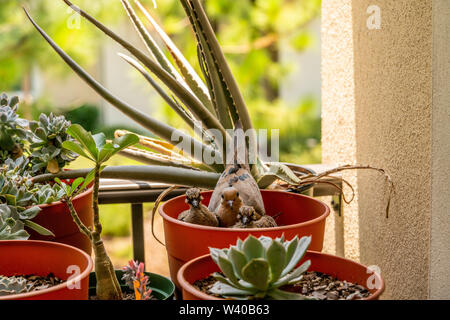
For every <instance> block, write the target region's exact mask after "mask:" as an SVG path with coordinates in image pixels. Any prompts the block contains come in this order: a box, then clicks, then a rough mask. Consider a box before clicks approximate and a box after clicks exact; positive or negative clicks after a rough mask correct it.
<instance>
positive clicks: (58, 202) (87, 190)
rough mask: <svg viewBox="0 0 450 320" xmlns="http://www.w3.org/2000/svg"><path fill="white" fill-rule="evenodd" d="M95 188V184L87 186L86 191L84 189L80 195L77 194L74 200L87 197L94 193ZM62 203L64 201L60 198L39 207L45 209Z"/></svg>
mask: <svg viewBox="0 0 450 320" xmlns="http://www.w3.org/2000/svg"><path fill="white" fill-rule="evenodd" d="M93 190H94V186H93V185H92V184H91V186H90V187H89V188H87V189H86V190H85V191H83V192H82V193H80V194H79V195H77V196H75V197H74V198H73V199H72V202H74V201H76V200H78V199H79V198H83V197H86V196H87V195H88V194H89V193H92V192H93ZM62 203H63V202H62V201H61V200H58V201H55V202H52V203H44V204H39V205H38V207H39V208H41V209H44V208H47V207H51V206H55V205H59V204H62Z"/></svg>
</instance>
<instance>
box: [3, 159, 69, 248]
mask: <svg viewBox="0 0 450 320" xmlns="http://www.w3.org/2000/svg"><path fill="white" fill-rule="evenodd" d="M26 165H27V160H26V159H24V158H23V157H20V158H18V159H16V160H15V161H14V160H11V159H7V160H6V162H5V163H4V164H3V166H2V167H0V205H1V206H2V212H3V213H2V215H3V222H4V224H3V226H4V230H13V231H14V232H15V233H17V232H19V231H23V232H20V233H19V237H21V238H25V239H26V238H28V236H29V234H28V233H27V232H26V231H24V230H23V227H24V226H27V227H29V228H31V229H33V230H35V231H37V232H38V233H40V234H42V235H53V233H52V232H51V231H49V230H47V229H45V228H43V227H42V226H39V225H37V224H36V223H34V222H32V221H30V220H31V219H33V218H34V217H36V215H37V214H38V213H39V212H40V210H41V209H40V208H39V207H38V206H37V205H38V204H43V203H48V201H49V200H52V201H54V200H56V199H57V198H56V197H57V196H58V195H60V194H61V193H60V189H61V188H60V186H58V185H48V184H46V185H39V184H33V182H32V180H31V176H30V175H29V173H28V172H27V171H26V170H25V167H26ZM50 195H52V197H51V196H50ZM6 208H8V209H6ZM6 222H8V224H6ZM8 226H9V227H8ZM11 228H12V229H11ZM7 238H9V236H7V233H6V231H5V233H4V234H1V233H0V239H3V240H5V239H7Z"/></svg>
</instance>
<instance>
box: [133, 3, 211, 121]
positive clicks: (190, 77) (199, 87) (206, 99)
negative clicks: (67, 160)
mask: <svg viewBox="0 0 450 320" xmlns="http://www.w3.org/2000/svg"><path fill="white" fill-rule="evenodd" d="M134 2H135V3H136V4H137V6H138V7H139V9H140V10H141V11H142V13H143V14H144V16H145V17H146V18H147V20H148V21H149V22H150V24H151V25H152V26H153V28H154V29H155V31H156V32H157V33H158V35H159V37H160V38H161V40H162V41H163V42H164V44H165V45H166V47H167V49H168V50H169V52H170V54H171V55H172V57H173V59H174V61H175V63H176V64H177V66H178V68H179V69H180V72H181V74H182V75H183V77H184V80H185V81H186V83H187V84H188V85H189V87H190V88H191V89H192V91H193V92H194V94H195V95H196V96H197V97H198V98H199V99H200V101H201V102H202V103H203V104H204V105H205V106H206V107H207V108H208V109H209V110H210V111H211V112H214V109H213V107H212V102H211V98H210V95H209V92H208V89H207V87H206V86H205V84H204V83H203V81H202V80H201V78H200V77H199V75H198V74H197V72H195V70H194V68H193V67H192V66H191V65H190V64H189V62H188V61H187V59H186V58H185V57H184V55H183V54H182V53H181V51H180V50H179V49H178V48H177V46H176V45H175V43H173V41H172V39H170V37H169V36H168V35H167V34H166V33H165V32H164V30H163V29H162V28H161V27H160V26H159V24H158V23H157V22H156V21H155V19H153V17H152V16H151V15H150V13H149V12H148V11H147V10H146V9H145V7H144V6H143V5H142V4H141V3H140V2H139V1H138V0H135V1H134Z"/></svg>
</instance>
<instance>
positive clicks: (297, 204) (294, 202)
mask: <svg viewBox="0 0 450 320" xmlns="http://www.w3.org/2000/svg"><path fill="white" fill-rule="evenodd" d="M211 194H212V191H206V192H202V196H203V201H202V202H203V204H205V205H206V206H207V205H208V203H209V199H210V198H211ZM261 194H262V198H263V201H264V206H265V209H266V213H267V214H268V215H271V216H273V215H276V214H278V213H280V212H282V214H281V215H280V216H279V217H278V218H277V219H276V221H277V224H278V225H280V226H279V227H276V228H261V229H232V228H217V227H207V226H200V225H195V224H191V223H186V222H182V221H180V220H178V219H177V217H178V215H179V214H180V213H181V212H182V211H184V210H186V209H188V208H189V207H188V205H187V204H186V203H185V201H184V200H185V196H184V195H183V196H179V197H176V198H173V199H171V200H168V201H167V202H165V203H164V204H163V205H162V206H161V207H160V208H159V213H160V215H161V216H162V217H163V219H164V235H165V243H166V249H167V254H168V258H169V268H170V275H171V278H172V281H174V282H175V285H176V286H177V287H178V288H180V287H179V284H178V282H177V281H176V279H177V272H178V270H179V269H180V267H181V266H182V265H183V264H184V263H186V262H187V261H189V260H192V259H193V258H195V257H198V256H201V255H204V254H207V253H209V247H214V248H225V247H228V246H230V245H232V244H235V243H236V241H237V239H238V238H241V239H246V238H247V237H248V235H249V234H252V235H254V236H255V237H260V236H263V235H264V236H267V237H271V238H276V237H280V236H281V235H282V234H284V235H285V237H286V238H287V239H291V238H293V237H294V236H299V237H302V236H310V235H311V236H312V242H311V245H310V249H311V250H315V251H321V250H322V246H323V237H324V231H325V219H326V217H327V216H328V215H329V213H330V209H329V208H328V206H327V205H326V204H325V203H323V202H321V201H319V200H316V199H314V198H311V197H308V196H304V195H299V194H294V193H289V192H285V191H273V190H261Z"/></svg>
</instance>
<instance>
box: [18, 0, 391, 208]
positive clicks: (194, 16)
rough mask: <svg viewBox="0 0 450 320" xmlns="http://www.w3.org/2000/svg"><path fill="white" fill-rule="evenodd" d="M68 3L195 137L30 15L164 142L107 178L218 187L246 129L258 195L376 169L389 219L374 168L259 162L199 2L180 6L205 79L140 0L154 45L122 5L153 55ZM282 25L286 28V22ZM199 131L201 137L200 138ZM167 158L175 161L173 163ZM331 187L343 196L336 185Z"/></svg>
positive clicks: (134, 153)
mask: <svg viewBox="0 0 450 320" xmlns="http://www.w3.org/2000/svg"><path fill="white" fill-rule="evenodd" d="M62 1H64V3H65V4H67V5H68V6H69V7H70V8H72V9H73V10H74V11H75V12H76V13H78V14H80V15H81V16H82V17H83V18H85V19H86V20H87V21H88V22H90V23H91V24H92V25H94V26H95V27H96V28H97V29H99V30H100V31H102V32H103V33H104V34H105V35H107V36H108V37H109V38H111V39H112V40H114V41H115V42H117V43H118V44H120V45H121V46H122V47H123V48H124V49H125V50H127V51H128V52H129V53H130V54H131V55H132V56H134V58H133V57H131V56H128V55H124V54H121V53H120V54H119V55H120V56H121V57H122V58H123V59H124V60H125V61H126V62H127V63H129V64H130V65H131V66H132V67H134V68H135V69H136V70H137V71H138V72H139V73H140V74H141V75H142V76H143V77H144V79H145V80H146V81H147V82H148V83H149V85H150V86H151V87H152V88H154V89H155V90H156V92H157V93H158V94H159V95H160V96H161V97H162V99H163V100H164V101H165V102H166V103H167V105H168V106H169V107H170V108H172V109H173V111H174V112H175V113H176V114H177V115H178V116H179V117H180V118H181V119H182V120H183V121H184V122H185V123H186V125H187V126H188V127H189V128H190V129H191V132H190V133H185V132H184V131H181V130H179V129H177V128H174V127H173V126H170V125H168V124H166V123H164V122H162V121H159V120H157V119H155V118H153V117H151V116H149V115H147V114H144V113H143V112H141V111H139V109H138V108H136V107H134V106H131V105H130V104H128V103H127V102H125V101H123V100H122V99H120V98H118V97H117V96H116V95H114V94H113V93H112V92H110V91H109V90H108V89H106V88H105V87H104V86H103V85H102V84H100V83H99V82H98V81H97V80H95V79H94V78H93V77H92V76H91V75H89V73H87V72H86V71H85V70H84V69H83V68H82V67H81V66H80V65H79V64H77V63H76V62H75V61H74V60H73V59H72V58H71V57H70V56H69V55H68V54H67V53H66V52H64V50H62V49H61V48H60V47H59V46H58V45H57V44H56V43H55V41H53V40H52V39H51V38H50V37H49V36H48V35H47V34H46V33H45V31H44V30H43V29H42V28H41V27H40V26H39V25H38V24H37V23H36V22H35V21H34V20H33V19H32V18H31V16H30V14H29V13H28V11H27V10H25V13H26V15H27V17H28V19H29V20H30V21H31V23H32V24H33V26H34V27H35V28H36V30H37V31H38V32H39V33H40V34H41V35H42V37H43V38H44V39H45V40H46V41H47V42H48V43H49V45H50V46H51V47H52V48H53V49H54V50H55V52H56V53H57V54H58V55H59V56H60V57H61V58H62V59H63V60H64V62H65V63H66V64H67V65H68V66H69V67H70V68H71V69H72V70H73V71H74V72H75V73H76V74H77V75H78V76H80V77H81V78H82V79H83V80H84V81H85V82H86V83H87V84H88V85H89V86H90V87H91V88H92V89H93V90H94V91H96V92H97V94H99V95H100V96H101V97H102V98H104V99H105V100H106V101H107V102H109V103H110V104H111V105H113V106H114V107H116V108H117V109H118V110H119V111H121V112H122V113H124V114H125V115H127V116H128V117H130V118H131V119H133V120H134V121H136V122H137V123H138V124H140V125H141V126H142V127H143V128H144V129H146V130H148V131H150V132H151V133H153V134H154V135H155V136H157V137H158V139H152V144H151V147H149V145H148V144H147V143H146V142H148V139H149V138H146V137H140V141H139V142H140V144H141V145H143V146H144V149H139V150H136V149H132V148H131V149H125V150H123V151H122V153H123V154H124V155H126V156H129V157H131V158H133V159H136V160H139V161H141V162H142V163H145V164H148V166H140V167H134V168H131V167H126V166H124V167H120V166H119V167H115V168H113V167H111V168H108V169H106V170H104V171H103V174H104V176H105V177H112V178H124V179H140V180H150V181H153V182H163V183H168V184H177V185H185V186H196V187H205V188H212V187H214V186H215V185H216V183H217V180H218V179H219V177H220V174H221V173H222V172H223V170H224V168H225V160H226V159H229V158H230V157H228V156H227V151H228V150H232V149H233V148H230V146H231V139H230V135H229V134H228V131H227V130H234V129H235V128H236V124H237V123H238V122H239V123H241V124H242V128H243V130H244V132H245V133H246V134H249V136H248V138H249V139H248V140H246V143H247V150H248V152H247V154H246V158H247V160H248V161H246V162H247V163H250V165H251V174H252V175H253V177H254V178H255V180H256V181H257V182H258V185H259V187H260V188H267V187H269V186H270V185H271V184H272V183H273V182H275V181H276V180H282V181H285V182H287V184H288V185H289V186H290V187H291V188H292V189H296V188H298V187H300V186H304V185H313V184H317V183H326V184H330V183H329V181H326V179H327V177H328V176H329V175H330V174H332V173H335V172H338V171H343V170H350V169H370V170H377V171H378V172H381V173H382V174H384V175H385V177H386V178H387V179H386V180H387V181H388V182H389V187H390V188H389V192H390V193H389V197H388V203H387V206H386V216H387V215H388V210H389V204H390V199H391V195H392V193H393V190H394V189H393V184H392V181H391V180H390V177H389V176H388V175H387V174H386V173H385V171H384V170H382V169H378V168H374V167H371V166H360V165H354V166H352V165H347V166H342V167H338V168H335V169H332V170H328V171H325V172H323V173H321V174H320V175H315V174H309V175H305V176H300V177H298V176H296V175H295V173H294V172H293V171H292V170H291V169H290V168H289V167H288V166H286V165H284V164H282V163H279V162H271V163H265V162H264V161H263V160H261V159H260V157H259V153H258V147H257V139H256V132H255V131H254V127H253V124H252V120H251V119H250V116H249V112H248V109H247V107H246V104H245V102H244V99H243V96H242V94H241V92H240V90H239V87H238V84H237V82H236V80H235V78H234V76H233V74H232V72H231V69H230V67H229V65H228V63H227V61H226V59H225V55H224V53H223V51H222V49H221V47H220V45H219V42H218V40H217V38H216V36H215V34H214V29H213V27H212V25H211V23H210V22H209V20H208V17H207V15H206V12H205V11H204V9H203V7H202V4H201V0H180V3H181V5H182V7H183V9H184V11H185V13H186V16H187V18H188V20H189V24H190V26H191V29H192V30H193V32H194V35H195V39H196V45H197V57H198V63H199V66H200V69H201V71H202V76H203V78H202V77H201V76H200V75H199V74H197V73H196V72H195V70H194V68H193V67H192V66H191V65H190V64H189V62H188V60H187V59H186V58H185V57H184V56H183V54H182V53H181V51H180V50H179V49H178V48H177V46H176V45H175V43H174V42H173V41H172V40H171V38H170V37H169V36H168V35H167V33H166V32H165V31H164V30H163V28H162V27H161V26H160V25H159V24H158V23H157V22H156V20H155V19H154V18H153V17H152V15H151V14H150V13H149V12H148V11H147V9H146V8H145V7H144V6H143V5H142V4H141V3H140V1H139V0H134V3H135V5H136V6H137V7H138V8H139V12H140V14H141V15H143V16H144V17H145V19H146V20H147V22H148V23H149V24H150V25H151V26H152V29H153V30H154V32H155V33H156V34H157V36H158V38H159V39H155V38H154V37H153V36H152V34H151V33H150V32H149V31H148V30H147V29H146V27H145V25H144V23H143V22H142V20H141V18H140V16H139V14H138V13H137V12H136V11H135V9H134V7H133V6H132V5H131V4H130V1H129V0H121V3H122V5H123V7H124V8H125V11H126V12H127V14H128V16H129V17H130V20H131V22H132V24H133V25H134V27H135V29H136V30H137V33H138V34H139V35H140V37H141V39H142V40H143V42H144V44H145V46H146V47H147V51H148V54H147V53H145V52H143V51H142V50H140V49H138V48H137V47H135V46H133V45H132V44H131V43H130V42H128V41H127V40H125V39H124V38H122V37H120V36H119V35H118V34H116V33H115V32H114V31H112V30H111V29H109V28H108V27H106V26H105V25H104V24H102V23H101V22H100V21H98V20H97V19H95V18H94V17H92V16H91V15H89V14H88V13H87V12H85V11H83V10H82V9H80V8H79V7H77V6H76V5H74V4H73V3H72V2H71V1H69V0H62ZM268 8H270V6H268ZM269 10H270V9H269ZM281 21H283V22H285V21H284V20H281ZM158 40H159V41H158ZM159 43H163V44H164V46H165V47H166V48H167V50H168V52H169V53H170V55H171V57H172V60H173V61H174V63H172V62H171V61H170V60H169V59H168V57H166V55H165V54H164V51H163V49H162V48H161V47H160V46H159ZM156 78H157V79H158V80H159V82H158V81H157V80H156ZM199 128H200V129H201V131H199ZM211 130H215V131H216V132H218V133H220V135H221V139H217V138H216V137H215V135H212V134H211ZM192 131H193V132H192ZM195 132H198V133H200V132H201V134H195ZM121 134H125V133H124V132H123V131H122V132H120V131H119V132H116V136H120V135H121ZM174 137H176V139H174ZM174 140H176V141H174ZM180 141H182V142H183V145H184V146H185V147H184V148H183V150H182V152H180V150H178V149H177V147H176V146H175V145H174V144H176V143H178V142H180ZM144 142H145V143H144ZM204 155H210V156H211V157H212V158H214V159H216V161H214V162H213V163H209V161H207V160H209V159H210V158H211V157H204ZM167 156H169V157H170V158H169V159H168V158H167ZM86 173H87V171H86V170H80V171H72V172H63V173H59V174H57V175H56V176H58V177H60V178H73V177H77V176H82V175H85V174H86ZM54 177H55V175H43V176H39V177H36V181H43V180H46V179H53V178H54ZM344 182H346V181H344ZM347 184H348V183H347ZM331 185H333V186H334V187H336V188H337V189H340V187H339V186H337V185H334V184H331Z"/></svg>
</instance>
